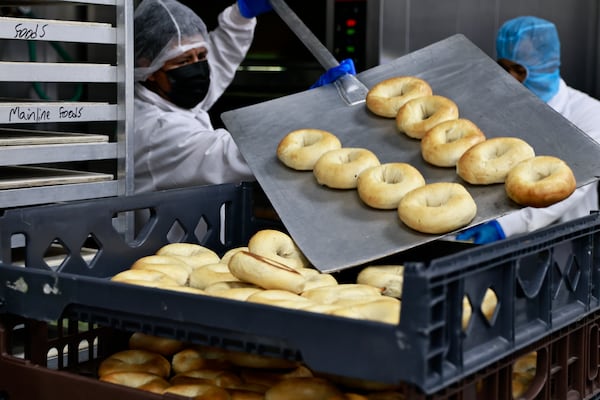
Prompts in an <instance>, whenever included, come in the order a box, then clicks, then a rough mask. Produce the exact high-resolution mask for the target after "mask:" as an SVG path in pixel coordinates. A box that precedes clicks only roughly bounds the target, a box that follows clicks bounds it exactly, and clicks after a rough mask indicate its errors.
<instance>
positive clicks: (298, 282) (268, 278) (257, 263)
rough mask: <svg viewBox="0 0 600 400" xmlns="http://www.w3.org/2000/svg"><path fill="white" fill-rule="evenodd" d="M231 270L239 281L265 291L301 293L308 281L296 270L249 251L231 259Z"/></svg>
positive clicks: (237, 254)
mask: <svg viewBox="0 0 600 400" xmlns="http://www.w3.org/2000/svg"><path fill="white" fill-rule="evenodd" d="M229 270H230V271H231V273H232V274H233V275H234V276H235V277H236V278H238V279H239V280H241V281H245V282H250V283H254V284H255V285H257V286H260V287H262V288H264V289H281V290H288V291H290V292H293V293H301V292H302V291H303V290H304V284H305V281H306V279H305V278H304V276H302V274H300V273H299V272H298V271H297V270H296V269H294V268H290V267H288V266H287V265H284V264H282V263H280V262H277V261H275V260H272V259H269V258H267V257H263V256H260V255H258V254H254V253H250V252H247V251H240V252H238V253H236V254H234V255H233V257H231V260H229Z"/></svg>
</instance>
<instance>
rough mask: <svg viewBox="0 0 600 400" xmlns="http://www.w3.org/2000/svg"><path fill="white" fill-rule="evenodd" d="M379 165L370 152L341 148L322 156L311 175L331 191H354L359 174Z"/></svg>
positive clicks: (355, 148)
mask: <svg viewBox="0 0 600 400" xmlns="http://www.w3.org/2000/svg"><path fill="white" fill-rule="evenodd" d="M379 164H380V162H379V159H378V158H377V156H376V155H375V154H374V153H373V152H372V151H370V150H367V149H363V148H357V147H342V148H341V149H338V150H332V151H328V152H327V153H325V154H323V156H322V157H321V158H319V160H318V161H317V163H316V164H315V167H314V169H313V174H314V176H315V178H316V180H317V182H318V183H319V184H320V185H323V186H327V187H329V188H332V189H354V188H356V185H357V182H358V176H359V175H360V174H361V172H363V171H364V170H366V169H367V168H370V167H375V166H377V165H379Z"/></svg>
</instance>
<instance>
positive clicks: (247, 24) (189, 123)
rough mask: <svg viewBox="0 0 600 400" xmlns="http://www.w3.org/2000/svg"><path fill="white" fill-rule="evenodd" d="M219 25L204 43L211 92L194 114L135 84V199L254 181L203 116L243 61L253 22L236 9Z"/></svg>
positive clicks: (231, 145) (228, 140) (225, 137)
mask: <svg viewBox="0 0 600 400" xmlns="http://www.w3.org/2000/svg"><path fill="white" fill-rule="evenodd" d="M218 21H219V26H218V28H216V29H215V30H214V31H212V32H210V33H209V40H208V47H209V52H208V62H209V65H210V71H211V83H210V88H209V92H208V94H207V96H206V98H205V99H204V100H203V101H202V102H201V103H200V104H198V105H197V106H196V107H195V108H194V109H192V110H186V109H182V108H180V107H178V106H176V105H174V104H173V103H171V102H168V101H166V100H165V99H163V98H162V97H160V96H159V95H157V94H156V93H154V92H152V91H150V90H148V89H146V88H145V87H144V86H143V85H142V84H140V83H136V84H135V88H134V89H135V90H134V93H135V99H134V103H135V108H134V117H135V132H134V135H133V147H134V161H135V191H136V192H138V193H139V192H148V191H155V190H164V189H171V188H177V187H185V186H194V185H205V184H218V183H226V182H240V181H248V180H254V177H253V175H252V171H250V168H249V167H248V165H247V164H246V162H245V160H244V158H243V156H242V155H241V153H240V151H239V149H238V147H237V145H236V144H235V142H234V141H233V138H232V137H231V135H230V134H229V132H228V131H226V130H225V129H214V128H213V126H212V123H211V121H210V117H209V115H208V112H207V111H208V110H209V109H210V107H211V106H212V105H213V104H214V103H215V102H216V101H217V99H218V98H219V97H220V96H221V95H222V94H223V92H224V91H225V89H226V88H227V86H229V84H230V83H231V81H232V80H233V77H234V74H235V71H236V70H237V67H238V66H239V65H240V63H241V62H242V60H243V59H244V57H245V56H246V53H247V51H248V49H249V47H250V45H251V43H252V39H253V37H254V28H255V26H256V19H254V18H253V19H246V18H244V17H242V15H241V14H240V12H239V9H238V7H237V4H234V5H232V6H230V7H228V8H226V9H225V10H224V11H223V12H222V13H221V14H220V15H219V19H218Z"/></svg>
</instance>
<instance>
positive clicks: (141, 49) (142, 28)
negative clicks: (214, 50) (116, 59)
mask: <svg viewBox="0 0 600 400" xmlns="http://www.w3.org/2000/svg"><path fill="white" fill-rule="evenodd" d="M207 39H208V32H207V29H206V25H205V24H204V22H203V21H202V19H201V18H200V17H199V16H198V15H196V13H194V11H192V10H191V9H189V8H188V7H187V6H185V5H183V4H181V3H179V2H178V1H176V0H143V1H142V3H141V4H140V5H139V6H138V7H137V9H136V10H135V15H134V51H135V69H134V78H135V81H136V82H137V81H145V80H146V79H147V78H148V77H149V76H150V75H152V73H154V72H155V71H157V70H159V69H160V68H162V66H163V65H164V63H165V61H168V60H170V59H172V58H175V57H177V56H179V55H181V54H182V53H185V52H186V51H188V50H190V49H193V48H196V47H202V46H204V47H208V44H207Z"/></svg>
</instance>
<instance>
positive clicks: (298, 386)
mask: <svg viewBox="0 0 600 400" xmlns="http://www.w3.org/2000/svg"><path fill="white" fill-rule="evenodd" d="M265 400H345V396H344V393H343V392H341V391H340V389H338V388H337V387H336V386H335V385H334V384H333V383H331V382H329V381H328V380H326V379H323V378H316V377H308V378H288V379H282V380H281V381H279V382H278V383H276V384H275V385H273V386H272V387H271V388H269V390H267V391H266V393H265Z"/></svg>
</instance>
